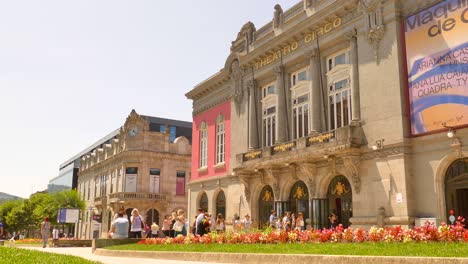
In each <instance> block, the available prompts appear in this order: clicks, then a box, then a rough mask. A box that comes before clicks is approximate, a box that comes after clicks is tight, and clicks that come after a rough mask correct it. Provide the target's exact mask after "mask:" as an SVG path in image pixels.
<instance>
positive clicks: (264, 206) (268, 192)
mask: <svg viewBox="0 0 468 264" xmlns="http://www.w3.org/2000/svg"><path fill="white" fill-rule="evenodd" d="M274 200H275V199H274V197H273V189H272V188H271V186H270V185H266V186H265V187H263V189H262V191H261V192H260V197H259V201H258V228H260V229H263V228H266V227H268V225H269V218H270V214H271V210H273V207H274Z"/></svg>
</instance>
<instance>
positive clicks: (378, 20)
mask: <svg viewBox="0 0 468 264" xmlns="http://www.w3.org/2000/svg"><path fill="white" fill-rule="evenodd" d="M359 8H360V10H361V11H362V12H363V13H364V20H365V21H366V25H367V35H366V39H367V42H368V43H369V44H370V45H371V46H372V48H373V49H374V58H375V60H376V61H377V63H378V62H379V44H380V41H381V40H382V39H383V37H384V34H385V27H384V24H383V14H382V0H360V1H359Z"/></svg>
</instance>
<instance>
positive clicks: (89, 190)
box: [88, 180, 91, 201]
mask: <svg viewBox="0 0 468 264" xmlns="http://www.w3.org/2000/svg"><path fill="white" fill-rule="evenodd" d="M90 196H91V180H89V181H88V201H89V199H90Z"/></svg>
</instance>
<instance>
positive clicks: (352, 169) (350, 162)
mask: <svg viewBox="0 0 468 264" xmlns="http://www.w3.org/2000/svg"><path fill="white" fill-rule="evenodd" d="M343 162H344V165H345V169H346V171H347V172H348V174H349V175H350V176H351V179H352V181H353V185H354V190H355V191H356V193H359V192H361V176H360V175H359V164H360V158H359V157H358V156H351V157H344V158H343Z"/></svg>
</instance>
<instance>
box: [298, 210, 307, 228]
mask: <svg viewBox="0 0 468 264" xmlns="http://www.w3.org/2000/svg"><path fill="white" fill-rule="evenodd" d="M296 230H299V231H304V230H305V223H304V215H303V214H302V213H301V212H299V214H298V215H297V219H296Z"/></svg>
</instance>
